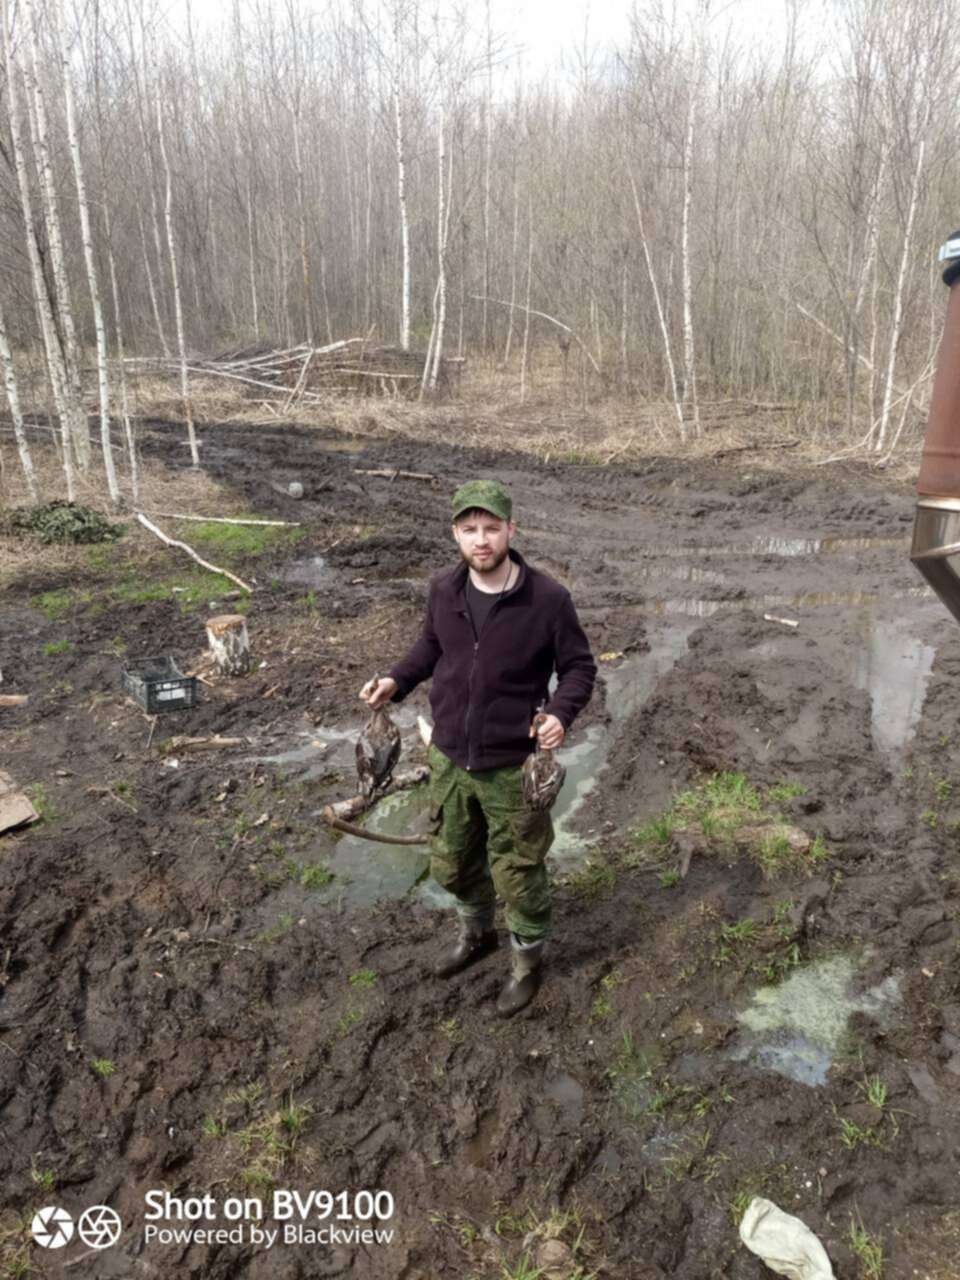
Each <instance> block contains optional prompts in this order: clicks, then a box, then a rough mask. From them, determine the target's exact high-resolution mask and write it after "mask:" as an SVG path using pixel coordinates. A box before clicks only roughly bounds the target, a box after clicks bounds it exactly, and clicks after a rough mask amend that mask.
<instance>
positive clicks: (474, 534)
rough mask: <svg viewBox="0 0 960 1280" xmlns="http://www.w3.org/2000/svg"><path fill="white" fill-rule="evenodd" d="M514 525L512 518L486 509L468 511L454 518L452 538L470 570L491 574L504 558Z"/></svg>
mask: <svg viewBox="0 0 960 1280" xmlns="http://www.w3.org/2000/svg"><path fill="white" fill-rule="evenodd" d="M516 527H517V526H516V525H515V524H514V522H513V521H512V520H501V519H500V517H499V516H495V515H492V514H491V513H490V512H489V511H481V512H477V511H468V512H467V514H466V515H463V516H461V517H460V518H459V519H458V520H455V521H454V523H453V537H454V541H455V542H456V544H457V546H458V547H459V548H460V554H461V555H462V556H463V558H464V560H466V562H467V564H468V565H469V566H470V568H471V569H475V570H476V571H477V573H492V572H493V571H494V569H498V568H499V567H500V565H502V564H503V562H504V560H505V559H506V558H507V552H508V550H509V549H510V539H511V537H512V536H513V534H514V533H515V531H516Z"/></svg>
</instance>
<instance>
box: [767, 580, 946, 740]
mask: <svg viewBox="0 0 960 1280" xmlns="http://www.w3.org/2000/svg"><path fill="white" fill-rule="evenodd" d="M941 612H942V610H941V606H940V605H939V603H936V602H931V603H930V604H929V605H927V606H926V607H924V608H922V609H921V610H920V611H917V610H911V611H910V612H909V613H907V614H897V615H895V616H892V617H891V616H889V615H888V614H886V613H881V612H878V611H877V610H876V609H862V610H860V611H858V612H857V613H856V614H855V615H854V616H853V617H852V618H851V622H850V628H849V634H850V641H851V642H850V643H848V644H846V645H844V646H841V647H839V648H834V649H831V650H830V651H829V653H828V654H827V660H828V661H829V662H830V663H831V665H832V666H833V667H834V669H835V670H836V671H837V674H838V675H839V676H841V677H842V678H844V679H846V680H848V681H849V682H850V683H851V684H852V685H853V686H854V688H856V689H862V690H863V691H864V692H866V693H868V694H869V695H870V705H871V716H870V720H871V733H872V737H873V741H874V745H875V746H876V748H877V750H878V751H879V752H880V753H881V755H883V756H884V757H885V758H886V759H888V760H889V761H895V760H896V759H897V758H898V757H899V756H900V755H901V754H902V752H903V750H904V748H905V747H906V746H907V744H908V743H909V742H910V740H911V739H912V737H913V735H914V732H915V730H916V727H917V724H918V722H919V720H920V716H921V714H922V712H923V705H924V701H925V699H926V693H927V685H928V683H929V680H930V674H931V671H932V669H933V663H934V659H935V657H936V653H937V649H936V646H935V645H932V644H929V643H928V642H927V640H926V639H924V633H925V632H926V631H928V630H929V628H930V626H931V625H932V626H935V625H936V623H937V622H938V621H939V618H940V614H941ZM798 639H800V636H799V635H782V636H776V637H772V638H771V639H769V640H764V641H762V642H761V643H760V644H758V645H754V646H753V647H752V648H751V650H750V653H751V654H753V655H755V656H757V657H759V658H764V659H787V660H790V659H791V658H792V657H793V656H794V655H795V654H796V644H797V641H798ZM758 683H759V687H760V688H761V689H763V688H764V686H765V683H766V682H765V680H764V679H763V678H761V679H760V681H759V682H758Z"/></svg>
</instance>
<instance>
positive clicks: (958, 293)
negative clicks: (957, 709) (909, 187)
mask: <svg viewBox="0 0 960 1280" xmlns="http://www.w3.org/2000/svg"><path fill="white" fill-rule="evenodd" d="M940 261H941V262H944V263H946V266H945V268H944V272H943V282H944V284H946V285H949V287H950V298H949V301H948V303H947V314H946V318H945V320H944V325H943V336H942V338H941V340H940V351H939V353H938V355H937V370H936V374H935V376H934V380H933V396H932V398H931V401H930V415H929V419H928V421H927V433H926V436H925V438H924V444H923V457H922V459H921V462H920V475H919V477H918V479H917V514H916V518H915V520H914V525H913V545H912V546H911V548H910V559H911V560H912V561H913V563H914V564H915V565H916V566H917V568H918V569H919V570H920V572H921V573H922V574H923V576H924V577H925V578H926V580H927V582H929V584H930V586H931V587H933V589H934V591H935V592H936V593H937V595H938V596H939V597H940V599H941V600H942V601H943V603H944V604H945V605H946V606H947V608H948V609H949V610H950V612H951V613H952V614H953V616H954V617H955V618H956V619H957V621H958V622H960V288H958V287H957V285H958V283H960V231H957V232H954V234H953V235H952V236H951V237H950V239H949V240H948V241H947V242H946V244H945V245H943V247H942V248H941V250H940Z"/></svg>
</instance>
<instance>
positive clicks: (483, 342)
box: [480, 0, 493, 355]
mask: <svg viewBox="0 0 960 1280" xmlns="http://www.w3.org/2000/svg"><path fill="white" fill-rule="evenodd" d="M486 21H487V102H486V107H485V110H484V122H483V124H484V129H483V316H482V320H481V332H480V350H481V351H482V352H483V354H484V355H486V354H487V351H488V350H489V340H488V328H487V325H488V315H487V298H488V295H489V293H490V171H491V169H492V167H493V166H492V160H493V122H492V116H493V28H492V26H491V23H490V0H486Z"/></svg>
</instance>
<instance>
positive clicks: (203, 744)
mask: <svg viewBox="0 0 960 1280" xmlns="http://www.w3.org/2000/svg"><path fill="white" fill-rule="evenodd" d="M249 744H250V739H249V738H221V737H220V735H219V734H217V733H215V734H213V736H212V737H207V738H188V737H184V736H183V735H182V734H177V735H176V736H175V737H173V738H171V739H170V741H169V743H168V744H167V745H168V748H169V750H170V751H214V750H216V749H218V748H219V747H246V746H249Z"/></svg>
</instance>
